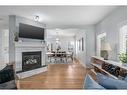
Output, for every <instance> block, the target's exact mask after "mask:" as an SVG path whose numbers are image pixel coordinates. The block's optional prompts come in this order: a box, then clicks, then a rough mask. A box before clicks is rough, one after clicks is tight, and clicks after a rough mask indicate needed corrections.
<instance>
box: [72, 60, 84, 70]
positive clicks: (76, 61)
mask: <svg viewBox="0 0 127 95" xmlns="http://www.w3.org/2000/svg"><path fill="white" fill-rule="evenodd" d="M74 59H75V63H77V64H81V65H82V66H83V67H85V68H86V65H85V64H83V63H84V62H81V61H80V59H78V58H74Z"/></svg>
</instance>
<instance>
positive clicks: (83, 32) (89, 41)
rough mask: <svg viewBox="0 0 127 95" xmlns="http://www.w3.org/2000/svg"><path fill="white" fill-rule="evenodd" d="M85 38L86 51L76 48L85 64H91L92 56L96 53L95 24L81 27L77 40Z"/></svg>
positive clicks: (79, 57)
mask: <svg viewBox="0 0 127 95" xmlns="http://www.w3.org/2000/svg"><path fill="white" fill-rule="evenodd" d="M82 37H83V38H84V48H85V49H84V51H78V49H77V48H76V56H77V58H78V59H79V60H80V61H81V63H82V64H83V65H86V66H90V59H91V56H93V55H95V28H94V26H92V25H91V26H85V27H84V28H83V29H79V33H78V34H77V35H76V41H78V40H79V39H81V38H82Z"/></svg>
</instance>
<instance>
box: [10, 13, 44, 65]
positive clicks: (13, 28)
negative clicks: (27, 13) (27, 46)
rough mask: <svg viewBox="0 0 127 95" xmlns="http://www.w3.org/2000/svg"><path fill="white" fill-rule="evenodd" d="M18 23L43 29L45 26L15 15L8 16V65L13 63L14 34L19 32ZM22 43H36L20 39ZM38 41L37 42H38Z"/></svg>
mask: <svg viewBox="0 0 127 95" xmlns="http://www.w3.org/2000/svg"><path fill="white" fill-rule="evenodd" d="M19 23H25V24H30V25H33V26H38V27H45V24H42V23H39V22H36V21H34V20H30V19H27V18H24V17H19V16H15V15H10V16H9V63H14V62H15V42H14V34H15V33H16V32H19ZM21 40H22V41H37V40H30V39H21ZM38 41H39V40H38Z"/></svg>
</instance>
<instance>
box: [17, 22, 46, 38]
mask: <svg viewBox="0 0 127 95" xmlns="http://www.w3.org/2000/svg"><path fill="white" fill-rule="evenodd" d="M19 37H20V38H30V39H39V40H44V28H40V27H36V26H32V25H28V24H23V23H19Z"/></svg>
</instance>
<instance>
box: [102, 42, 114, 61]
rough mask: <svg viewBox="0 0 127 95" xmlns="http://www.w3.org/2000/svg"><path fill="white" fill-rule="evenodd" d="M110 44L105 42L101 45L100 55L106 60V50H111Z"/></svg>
mask: <svg viewBox="0 0 127 95" xmlns="http://www.w3.org/2000/svg"><path fill="white" fill-rule="evenodd" d="M111 50H112V49H111V46H110V44H109V43H107V42H105V43H104V44H103V45H102V47H101V57H103V58H104V60H108V52H109V51H111Z"/></svg>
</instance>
